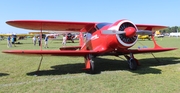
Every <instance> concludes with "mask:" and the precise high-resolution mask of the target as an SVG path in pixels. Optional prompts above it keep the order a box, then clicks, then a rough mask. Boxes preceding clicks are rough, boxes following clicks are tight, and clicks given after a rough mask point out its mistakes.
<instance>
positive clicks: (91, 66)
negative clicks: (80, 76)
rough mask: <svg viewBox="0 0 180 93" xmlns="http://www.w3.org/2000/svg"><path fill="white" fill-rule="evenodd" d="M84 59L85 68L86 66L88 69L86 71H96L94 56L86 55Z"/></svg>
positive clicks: (91, 72)
mask: <svg viewBox="0 0 180 93" xmlns="http://www.w3.org/2000/svg"><path fill="white" fill-rule="evenodd" d="M84 59H85V68H84V70H86V72H87V73H90V74H93V73H95V69H94V61H93V60H92V56H91V55H87V56H85V57H84Z"/></svg>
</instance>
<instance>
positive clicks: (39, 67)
mask: <svg viewBox="0 0 180 93" xmlns="http://www.w3.org/2000/svg"><path fill="white" fill-rule="evenodd" d="M42 60H43V55H41V60H40V62H39V66H38V69H37V72H38V71H39V69H40V67H41V63H42Z"/></svg>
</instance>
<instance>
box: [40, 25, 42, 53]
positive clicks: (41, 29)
mask: <svg viewBox="0 0 180 93" xmlns="http://www.w3.org/2000/svg"><path fill="white" fill-rule="evenodd" d="M40 40H41V46H40V47H41V51H42V23H41V33H40Z"/></svg>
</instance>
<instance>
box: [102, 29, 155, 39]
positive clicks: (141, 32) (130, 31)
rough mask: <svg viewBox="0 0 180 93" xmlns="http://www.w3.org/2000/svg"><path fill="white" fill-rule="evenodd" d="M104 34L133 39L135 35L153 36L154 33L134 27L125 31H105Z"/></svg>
mask: <svg viewBox="0 0 180 93" xmlns="http://www.w3.org/2000/svg"><path fill="white" fill-rule="evenodd" d="M102 34H125V35H126V36H127V37H132V36H134V35H135V34H138V35H152V34H153V32H152V31H150V30H137V31H136V29H135V28H134V27H127V28H125V29H124V31H117V30H103V31H102Z"/></svg>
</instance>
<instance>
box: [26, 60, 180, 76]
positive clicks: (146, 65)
mask: <svg viewBox="0 0 180 93" xmlns="http://www.w3.org/2000/svg"><path fill="white" fill-rule="evenodd" d="M157 59H158V60H159V61H157V60H155V59H154V58H148V59H141V60H139V63H140V66H138V68H137V70H130V69H129V68H128V63H127V62H126V61H122V60H112V59H105V58H95V59H94V61H95V71H96V72H95V73H93V74H100V73H101V72H103V71H118V70H128V71H130V72H132V73H137V74H149V73H151V74H161V70H160V69H156V68H152V66H162V65H169V64H178V63H180V62H179V61H177V59H179V58H176V57H165V58H157ZM51 68H53V70H40V71H38V72H37V71H34V72H30V73H27V75H30V76H31V75H38V76H44V75H63V74H76V73H84V72H85V71H84V70H82V68H84V63H76V64H64V65H55V66H51Z"/></svg>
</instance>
